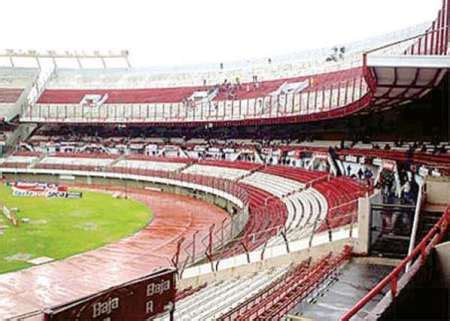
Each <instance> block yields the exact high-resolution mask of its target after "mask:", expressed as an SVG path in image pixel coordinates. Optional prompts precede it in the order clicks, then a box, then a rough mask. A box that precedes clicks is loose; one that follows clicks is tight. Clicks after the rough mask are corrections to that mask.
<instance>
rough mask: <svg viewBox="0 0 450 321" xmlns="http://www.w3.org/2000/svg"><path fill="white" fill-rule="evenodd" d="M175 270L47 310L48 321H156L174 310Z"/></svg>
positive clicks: (159, 273) (167, 270)
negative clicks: (155, 320) (154, 320)
mask: <svg viewBox="0 0 450 321" xmlns="http://www.w3.org/2000/svg"><path fill="white" fill-rule="evenodd" d="M175 293H176V290H175V270H174V269H164V270H160V271H158V272H156V273H152V274H150V275H148V276H146V277H144V278H141V279H138V280H135V281H132V282H129V283H126V284H123V285H121V286H118V287H114V288H111V289H109V290H106V291H104V292H101V293H98V294H96V295H93V296H90V297H87V298H84V299H81V300H78V301H75V302H72V303H69V304H66V305H62V306H59V307H55V308H52V309H49V310H46V311H45V318H44V320H46V321H74V320H79V321H90V320H102V321H103V320H108V321H135V320H136V321H137V320H140V321H141V320H153V319H154V318H156V317H161V316H163V315H165V314H168V313H170V312H173V311H174V308H175Z"/></svg>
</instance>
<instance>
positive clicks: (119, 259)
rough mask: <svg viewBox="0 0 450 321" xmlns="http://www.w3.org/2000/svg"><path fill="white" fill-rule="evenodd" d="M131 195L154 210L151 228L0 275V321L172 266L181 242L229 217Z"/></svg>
mask: <svg viewBox="0 0 450 321" xmlns="http://www.w3.org/2000/svg"><path fill="white" fill-rule="evenodd" d="M128 195H129V196H130V197H133V198H135V199H137V200H140V201H143V202H144V203H145V204H147V205H148V206H149V207H150V208H151V209H152V211H153V214H154V218H153V220H152V221H151V223H150V224H149V225H148V226H147V227H145V228H144V229H143V230H141V231H140V232H138V233H136V234H135V235H133V236H130V237H128V238H125V239H122V240H120V241H118V242H117V243H113V244H110V245H107V246H104V247H101V248H99V249H96V250H92V251H89V252H85V253H83V254H79V255H75V256H72V257H69V258H67V259H64V260H61V261H55V262H52V263H48V264H44V265H40V266H35V267H32V268H28V269H25V270H21V271H18V272H12V273H6V274H2V275H0V320H2V319H4V318H8V317H12V316H16V315H21V314H25V313H29V312H32V311H36V310H40V309H43V308H46V307H51V306H55V305H59V304H63V303H67V302H69V301H72V300H74V299H77V298H81V297H84V296H86V295H90V294H93V293H96V292H98V291H100V290H104V289H107V288H109V287H111V286H114V285H119V284H122V283H124V282H127V281H130V280H132V279H135V278H138V277H141V276H144V275H147V274H149V273H150V272H151V271H152V270H154V269H157V268H159V267H162V266H164V267H167V266H170V261H169V260H170V259H171V258H172V256H173V255H174V254H175V252H176V245H177V241H178V240H179V239H180V238H181V237H186V238H190V237H192V235H193V234H194V233H195V231H197V230H201V231H203V230H207V229H208V228H209V226H210V225H211V224H213V223H219V222H222V221H223V220H224V219H225V218H226V217H227V216H228V214H227V213H226V212H225V211H224V210H222V209H220V208H218V207H215V206H213V205H211V204H208V203H206V202H203V201H200V200H196V199H193V198H190V197H187V196H181V195H173V194H167V193H160V192H153V191H144V190H141V191H138V190H134V191H133V192H131V193H128ZM206 233H207V232H206V231H205V234H206ZM200 234H202V233H200ZM80 241H82V240H80Z"/></svg>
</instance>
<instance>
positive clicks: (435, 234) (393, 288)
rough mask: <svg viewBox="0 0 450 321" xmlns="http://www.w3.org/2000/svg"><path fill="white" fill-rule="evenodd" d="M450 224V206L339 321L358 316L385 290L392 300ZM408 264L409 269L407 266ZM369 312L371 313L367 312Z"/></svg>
mask: <svg viewBox="0 0 450 321" xmlns="http://www.w3.org/2000/svg"><path fill="white" fill-rule="evenodd" d="M449 224H450V207H448V208H447V210H446V211H445V212H444V213H443V215H442V217H441V218H440V219H439V221H438V222H437V223H436V224H435V225H434V227H433V228H432V229H431V230H430V231H429V232H428V233H427V234H426V236H425V237H424V238H423V239H422V241H421V242H420V243H419V244H418V245H417V246H416V247H415V248H414V250H413V251H412V253H411V254H409V255H408V256H407V257H406V258H405V259H404V260H403V261H402V262H401V263H400V264H399V265H397V267H395V269H394V270H393V271H392V272H391V273H389V275H388V276H386V277H385V278H384V279H383V280H382V281H381V282H379V283H378V284H377V285H376V286H375V287H374V288H373V289H372V290H371V291H370V292H369V293H367V294H366V295H365V296H364V297H363V298H362V299H361V300H360V301H358V303H356V304H355V305H354V306H353V307H352V308H351V309H350V310H349V311H348V312H346V313H345V314H344V315H343V316H342V317H341V319H340V320H341V321H348V320H351V319H352V318H353V317H358V318H360V317H361V315H360V313H361V312H362V310H363V308H364V307H365V306H366V305H367V304H368V303H369V302H370V301H372V300H373V298H374V297H375V296H378V295H380V294H383V293H384V292H385V291H386V290H387V291H388V292H387V294H386V295H385V296H384V299H383V300H385V299H387V300H389V302H392V301H393V300H394V299H395V298H396V297H397V296H398V294H399V292H400V291H401V286H400V285H401V284H402V283H403V285H404V284H405V282H406V281H407V280H410V279H411V278H412V277H413V276H414V275H415V274H416V273H417V272H418V271H419V269H420V268H421V267H422V266H423V265H424V264H425V262H426V259H427V257H428V255H429V254H430V252H431V250H432V249H433V247H434V246H435V245H436V244H438V243H439V242H440V241H441V240H442V238H443V237H444V236H445V234H446V233H447V231H448V226H449ZM408 266H410V268H409V270H407V267H408ZM366 313H367V312H364V314H366ZM369 314H371V313H370V312H369Z"/></svg>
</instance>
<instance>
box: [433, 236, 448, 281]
mask: <svg viewBox="0 0 450 321" xmlns="http://www.w3.org/2000/svg"><path fill="white" fill-rule="evenodd" d="M436 256H437V269H438V271H439V272H440V277H441V282H442V286H444V287H446V288H447V289H450V241H449V242H445V243H441V244H439V245H437V246H436Z"/></svg>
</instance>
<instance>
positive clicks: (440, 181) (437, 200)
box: [426, 177, 450, 205]
mask: <svg viewBox="0 0 450 321" xmlns="http://www.w3.org/2000/svg"><path fill="white" fill-rule="evenodd" d="M426 184H427V185H426V186H427V202H428V203H431V204H441V205H447V204H450V177H427V179H426Z"/></svg>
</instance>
